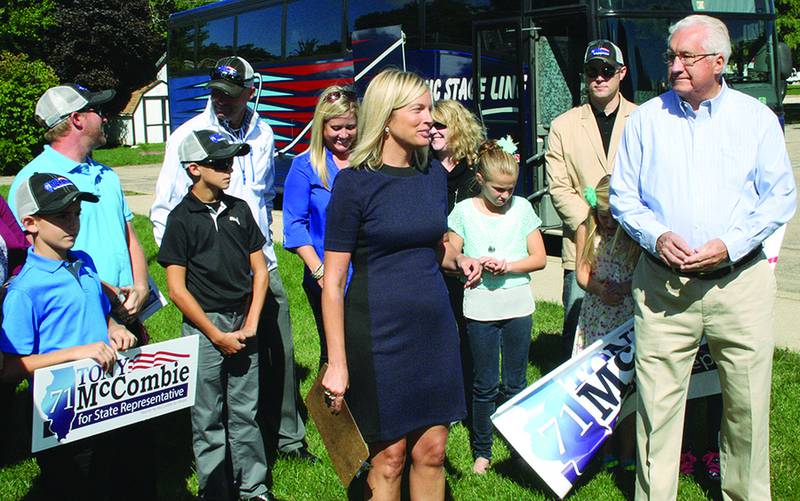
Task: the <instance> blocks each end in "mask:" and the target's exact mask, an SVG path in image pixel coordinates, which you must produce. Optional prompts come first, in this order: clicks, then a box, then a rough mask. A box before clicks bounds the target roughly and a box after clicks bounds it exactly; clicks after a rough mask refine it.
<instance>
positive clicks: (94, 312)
mask: <svg viewBox="0 0 800 501" xmlns="http://www.w3.org/2000/svg"><path fill="white" fill-rule="evenodd" d="M68 258H69V260H68V261H60V260H54V259H49V258H46V257H43V256H40V255H38V254H36V253H35V252H33V249H28V258H27V260H26V261H25V266H23V267H22V270H21V271H20V272H19V275H18V276H17V278H16V279H14V281H13V282H11V285H9V287H8V291H7V293H6V298H5V300H4V301H3V327H2V330H1V331H0V351H2V352H3V353H9V354H14V355H20V356H26V355H33V354H44V353H50V352H53V351H56V350H61V349H64V348H72V347H74V346H81V345H85V344H91V343H95V342H98V341H102V342H108V320H107V317H108V314H109V312H110V311H111V305H110V303H109V302H108V298H106V296H105V294H103V290H102V288H101V286H100V278H99V276H98V274H97V270H96V269H95V266H94V262H93V261H92V259H91V258H90V257H89V255H88V254H86V253H84V252H79V251H75V252H70V253H69V254H68Z"/></svg>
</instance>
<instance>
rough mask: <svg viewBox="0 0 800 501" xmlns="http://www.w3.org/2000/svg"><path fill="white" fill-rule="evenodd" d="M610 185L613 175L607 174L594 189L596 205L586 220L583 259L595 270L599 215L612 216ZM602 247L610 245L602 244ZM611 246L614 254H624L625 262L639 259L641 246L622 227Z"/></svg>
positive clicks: (615, 233) (616, 233) (618, 228)
mask: <svg viewBox="0 0 800 501" xmlns="http://www.w3.org/2000/svg"><path fill="white" fill-rule="evenodd" d="M610 185H611V174H606V175H605V176H603V177H602V178H601V179H600V181H598V182H597V186H595V187H594V197H592V198H594V199H595V204H594V206H593V207H592V209H591V212H590V213H589V217H588V218H587V219H586V229H587V232H586V245H584V247H583V255H582V256H581V257H582V258H583V260H584V262H586V263H587V264H588V265H589V267H590V268H594V266H595V264H596V261H597V251H596V249H595V245H594V244H595V239H596V238H598V235H599V234H598V231H597V227H598V226H599V224H598V221H597V213H598V212H605V213H607V214H609V216H610V215H611V204H610V203H609V201H608V200H609V191H610ZM587 202H588V200H587ZM589 205H590V206H591V205H592V204H591V202H589ZM600 245H608V243H607V242H601V243H600ZM611 246H612V247H611V249H612V252H621V253H623V255H624V258H625V261H627V262H632V261H634V260H635V259H638V258H639V251H640V249H639V246H638V245H637V244H636V242H634V241H633V239H631V237H629V236H628V234H627V233H625V230H623V229H622V226H617V230H616V231H615V232H614V238H613V239H612V240H611Z"/></svg>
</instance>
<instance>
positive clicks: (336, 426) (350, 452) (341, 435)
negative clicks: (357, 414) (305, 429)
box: [305, 364, 369, 488]
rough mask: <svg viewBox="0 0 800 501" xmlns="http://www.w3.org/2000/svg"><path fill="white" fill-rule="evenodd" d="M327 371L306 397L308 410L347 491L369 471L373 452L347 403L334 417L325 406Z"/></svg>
mask: <svg viewBox="0 0 800 501" xmlns="http://www.w3.org/2000/svg"><path fill="white" fill-rule="evenodd" d="M327 369H328V364H325V365H323V366H322V367H321V368H320V369H319V375H317V379H316V380H315V381H314V384H313V385H311V390H309V392H308V395H306V400H305V402H306V408H307V409H308V412H309V413H310V414H311V419H313V420H314V423H315V424H316V425H317V430H319V435H320V437H322V442H323V443H324V444H325V448H326V449H327V450H328V455H329V456H330V458H331V462H332V463H333V468H334V469H335V470H336V474H337V475H339V479H340V480H341V481H342V484H343V485H344V486H345V488H347V487H348V486H349V485H350V482H352V481H353V479H354V478H355V477H356V476H357V475H360V474H361V472H363V471H365V470H366V469H367V468H368V467H369V463H367V459H368V458H369V448H368V447H367V444H366V442H364V438H363V437H362V436H361V432H360V431H359V430H358V426H357V425H356V422H355V420H353V415H352V414H350V409H349V408H348V407H347V402H346V401H345V402H342V410H341V412H339V414H336V415H334V414H332V413H331V411H330V408H329V407H328V404H327V403H326V402H325V388H323V386H322V378H323V377H324V376H325V371H326V370H327Z"/></svg>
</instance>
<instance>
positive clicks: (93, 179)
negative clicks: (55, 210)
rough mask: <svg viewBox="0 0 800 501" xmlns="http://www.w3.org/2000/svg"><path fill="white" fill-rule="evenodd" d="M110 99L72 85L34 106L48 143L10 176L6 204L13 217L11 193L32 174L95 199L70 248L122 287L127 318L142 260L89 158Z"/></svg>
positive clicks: (143, 278) (117, 197)
mask: <svg viewBox="0 0 800 501" xmlns="http://www.w3.org/2000/svg"><path fill="white" fill-rule="evenodd" d="M114 95H115V92H114V91H113V90H103V91H99V92H90V91H89V90H88V89H86V88H85V87H82V86H80V85H76V84H66V85H59V86H57V87H51V88H50V89H48V90H47V92H45V93H44V95H42V97H41V98H39V101H38V102H37V103H36V119H37V121H38V122H39V123H40V124H41V125H42V126H43V127H44V128H45V129H46V132H45V134H44V137H45V140H46V141H47V142H48V143H49V144H48V145H47V146H45V147H44V151H43V152H42V153H41V154H40V155H39V156H37V157H36V158H34V159H33V160H32V161H31V162H30V163H29V164H28V165H26V166H25V167H24V168H23V169H22V170H21V171H20V172H19V173H18V174H17V176H16V177H15V178H14V182H13V183H11V189H10V191H9V199H8V204H9V205H10V206H11V209H12V211H14V215H15V216H16V217H17V219H19V218H20V214H18V213H17V212H16V207H15V197H16V195H17V189H18V188H19V186H20V185H21V184H22V183H24V182H25V181H26V180H27V179H28V178H29V177H31V176H32V175H33V174H35V173H37V172H51V173H54V174H59V175H61V176H64V177H66V178H67V179H69V180H70V181H72V182H73V183H74V184H75V186H77V187H78V189H79V190H80V191H84V192H88V193H92V194H94V195H95V196H97V197H98V198H99V199H100V201H99V202H98V203H96V204H91V205H87V206H86V207H84V209H83V211H82V212H81V232H80V234H79V236H78V237H77V239H76V241H75V250H81V251H85V252H86V253H88V254H90V255H91V256H92V258H93V259H94V262H95V263H96V265H97V272H98V273H99V275H100V279H101V280H102V281H103V282H105V283H107V284H109V285H111V286H113V287H117V288H119V287H122V288H123V289H122V292H123V294H124V295H125V297H126V300H125V302H124V307H125V310H126V313H127V314H128V315H134V314H136V313H138V312H139V310H141V308H142V306H143V305H144V303H145V301H146V300H147V295H148V285H147V261H146V259H145V257H144V252H143V251H142V247H141V245H140V244H139V241H138V239H137V238H136V234H135V233H134V231H133V225H132V224H131V221H132V220H133V213H131V211H130V209H129V208H128V204H127V202H126V201H125V196H124V195H123V193H122V186H121V185H120V182H119V177H118V176H117V174H116V173H115V172H114V171H113V170H111V169H110V168H109V167H106V166H105V165H103V164H100V163H97V162H95V161H94V160H92V158H91V157H90V155H91V153H92V150H94V149H95V148H98V147H100V146H103V145H104V144H105V143H106V137H105V133H104V132H103V125H104V124H105V122H106V118H105V117H104V116H103V112H102V108H101V106H103V105H104V104H106V103H108V101H110V100H111V99H112V98H113V97H114Z"/></svg>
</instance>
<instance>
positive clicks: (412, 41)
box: [347, 0, 420, 48]
mask: <svg viewBox="0 0 800 501" xmlns="http://www.w3.org/2000/svg"><path fill="white" fill-rule="evenodd" d="M347 11H348V12H347V18H348V20H347V25H348V29H349V30H350V31H351V32H353V31H355V30H363V29H366V28H381V27H383V26H395V25H398V24H399V25H401V26H402V29H403V33H405V34H406V43H407V48H418V47H419V42H420V37H419V29H420V28H419V7H418V6H417V2H416V0H348V2H347Z"/></svg>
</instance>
